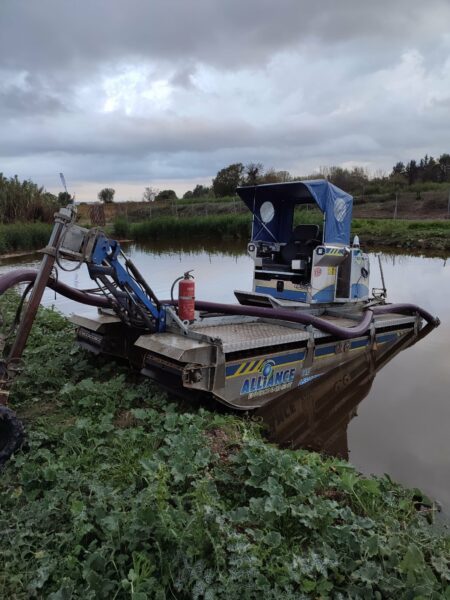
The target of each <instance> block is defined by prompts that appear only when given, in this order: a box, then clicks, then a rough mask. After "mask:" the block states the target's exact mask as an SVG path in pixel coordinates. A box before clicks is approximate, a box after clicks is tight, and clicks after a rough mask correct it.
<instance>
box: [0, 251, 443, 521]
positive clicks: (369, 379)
mask: <svg viewBox="0 0 450 600" xmlns="http://www.w3.org/2000/svg"><path fill="white" fill-rule="evenodd" d="M126 252H127V253H128V255H129V256H131V258H132V259H133V260H134V261H135V263H136V264H137V266H138V268H139V269H140V270H141V272H142V273H143V275H144V276H145V277H146V279H147V281H148V282H149V284H150V285H151V286H152V287H153V289H154V291H155V292H156V294H157V295H158V296H159V297H160V298H168V297H169V292H170V286H171V284H172V281H173V280H174V279H175V278H176V277H178V276H179V275H181V274H182V273H183V272H184V271H186V270H188V269H194V274H195V278H196V286H197V287H196V296H197V298H199V299H204V300H213V301H221V302H234V300H235V299H234V295H233V290H234V289H250V288H251V278H252V277H251V276H252V261H251V260H250V259H249V258H248V257H247V256H246V255H245V254H244V251H243V248H242V245H237V246H235V247H234V246H233V245H231V244H230V243H229V242H227V243H226V247H225V243H224V246H223V247H221V246H216V247H214V248H206V247H204V246H201V245H196V246H194V245H192V246H189V245H187V244H184V245H183V247H180V248H176V247H172V248H168V247H167V245H166V246H152V248H143V247H139V246H135V245H131V246H129V247H128V248H127V249H126ZM38 262H39V257H38V256H29V257H26V258H22V259H14V260H11V259H10V260H4V261H0V272H2V271H5V270H8V269H11V268H15V267H18V266H21V267H24V266H37V264H38ZM382 262H383V268H384V273H385V279H386V284H387V288H388V299H389V300H390V301H391V302H413V303H416V304H419V305H421V306H423V307H424V308H426V309H427V310H429V311H430V312H431V313H433V314H436V315H438V316H439V317H440V319H441V322H442V324H441V326H440V327H439V328H438V329H436V330H434V331H432V332H431V334H430V335H428V336H427V337H426V338H425V339H423V340H421V341H420V342H419V343H418V344H416V345H414V346H413V347H411V348H408V349H407V350H405V351H403V352H401V353H400V354H398V355H397V356H395V357H393V358H392V360H389V361H388V362H387V364H386V366H383V368H382V369H380V370H379V371H378V373H377V374H376V376H374V373H373V368H372V370H371V369H370V365H369V366H368V365H367V364H365V363H364V362H361V364H356V363H355V364H353V365H352V367H351V368H350V369H349V370H347V371H346V370H345V369H344V370H341V371H340V372H334V373H330V374H329V376H328V379H327V380H325V379H324V380H323V381H321V382H320V385H319V384H317V385H315V388H314V389H315V391H314V390H313V392H314V393H312V394H307V395H306V396H298V397H296V398H292V396H291V397H290V400H289V403H285V404H284V405H280V406H279V407H275V408H277V411H275V412H274V411H273V410H272V412H270V411H268V412H267V414H266V415H265V417H266V419H267V421H268V423H269V426H270V427H271V431H272V436H273V438H274V439H277V440H278V441H280V442H281V443H283V444H286V445H289V446H296V445H303V446H307V447H315V448H320V447H322V448H323V449H325V450H326V451H329V452H334V453H337V454H339V455H341V456H344V455H348V456H349V459H350V461H351V462H352V463H353V464H354V465H355V466H356V467H357V468H358V469H360V470H361V471H362V472H364V473H376V474H383V473H388V474H389V475H390V476H391V477H393V478H394V479H396V480H398V481H401V482H402V483H404V484H405V485H408V486H412V487H420V488H421V489H423V490H424V491H425V492H426V493H428V494H429V495H430V496H432V497H433V498H436V499H437V500H438V501H439V502H440V503H441V504H442V505H443V506H444V508H445V512H446V513H447V514H448V512H450V260H449V261H446V260H443V259H439V258H426V257H419V256H400V255H387V254H384V255H383V256H382ZM371 267H372V274H371V285H372V286H374V287H377V286H380V285H381V283H380V277H379V273H378V267H377V261H376V258H375V256H374V255H372V256H371ZM60 279H61V280H62V281H64V282H65V283H68V284H69V285H72V286H74V287H77V288H89V287H92V282H91V280H90V279H89V277H88V274H87V271H86V269H85V268H82V269H81V270H79V271H76V272H74V273H60ZM44 303H45V304H46V305H47V306H48V305H51V304H54V305H56V306H57V307H58V309H60V310H61V311H63V312H64V313H71V312H75V311H76V312H89V311H92V310H94V309H89V308H86V307H84V308H83V307H81V308H80V306H79V305H77V304H76V303H74V302H71V301H69V300H66V299H65V298H62V297H57V298H56V300H55V295H54V293H53V292H50V291H48V292H47V293H46V295H45V298H44ZM341 382H344V384H342V383H341ZM328 384H329V385H328ZM320 386H322V387H320ZM333 386H334V387H333ZM343 387H345V388H346V392H345V393H343V392H342V388H343ZM311 389H312V388H311ZM330 390H334V392H333V395H332V394H330ZM336 390H337V391H338V393H336ZM347 392H348V393H347ZM321 394H322V396H321ZM272 408H273V407H272ZM280 411H281V412H280Z"/></svg>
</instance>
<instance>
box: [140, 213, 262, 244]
mask: <svg viewBox="0 0 450 600" xmlns="http://www.w3.org/2000/svg"><path fill="white" fill-rule="evenodd" d="M250 224H251V219H250V215H249V214H237V215H230V214H227V215H211V216H207V217H186V218H182V219H177V218H176V217H159V218H155V219H152V220H149V221H143V222H142V223H133V224H131V226H130V234H131V237H132V238H133V239H134V240H136V241H138V242H149V241H151V240H153V239H164V238H166V239H170V238H182V237H187V236H196V237H214V238H216V239H222V238H227V237H230V238H245V239H247V238H248V236H249V233H250Z"/></svg>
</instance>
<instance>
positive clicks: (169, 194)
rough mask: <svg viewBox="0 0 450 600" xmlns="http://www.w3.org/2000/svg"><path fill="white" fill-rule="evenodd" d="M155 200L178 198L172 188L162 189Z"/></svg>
mask: <svg viewBox="0 0 450 600" xmlns="http://www.w3.org/2000/svg"><path fill="white" fill-rule="evenodd" d="M155 200H157V201H159V200H178V198H177V195H176V193H175V192H174V190H162V191H161V192H159V194H158V195H157V196H156V198H155Z"/></svg>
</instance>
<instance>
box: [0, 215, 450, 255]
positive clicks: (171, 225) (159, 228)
mask: <svg viewBox="0 0 450 600" xmlns="http://www.w3.org/2000/svg"><path fill="white" fill-rule="evenodd" d="M299 223H317V224H320V223H321V215H320V214H319V213H318V212H317V211H305V210H303V211H297V212H296V214H295V224H299ZM106 229H107V231H109V232H110V233H111V234H112V235H113V236H114V237H116V238H120V239H124V238H127V239H130V240H134V241H136V242H145V243H148V242H149V241H152V240H164V239H165V240H168V239H171V240H183V239H184V240H188V239H190V240H192V238H204V239H217V240H219V239H220V240H226V239H239V240H248V239H249V237H250V234H251V216H250V214H249V213H247V212H246V213H237V214H214V215H207V216H205V215H203V216H202V215H197V216H190V217H175V216H174V217H172V216H160V217H154V218H152V219H149V220H146V221H140V222H130V221H128V220H127V219H126V218H125V217H123V216H122V217H118V218H116V220H115V221H114V223H112V224H110V225H109V226H108V227H107V228H106ZM51 230H52V225H51V224H47V223H39V222H38V223H16V224H13V225H0V258H5V257H6V256H7V255H12V254H15V253H17V252H21V251H32V250H38V249H40V248H43V247H44V246H45V245H46V244H47V241H48V239H49V237H50V233H51ZM356 234H357V235H358V236H359V238H360V242H361V245H362V246H363V247H364V248H367V249H369V248H373V247H376V246H384V247H391V248H405V249H408V250H416V251H419V252H420V251H421V250H432V251H435V252H436V253H438V254H439V253H441V254H442V253H445V252H447V251H448V250H450V221H449V220H401V219H353V223H352V235H356Z"/></svg>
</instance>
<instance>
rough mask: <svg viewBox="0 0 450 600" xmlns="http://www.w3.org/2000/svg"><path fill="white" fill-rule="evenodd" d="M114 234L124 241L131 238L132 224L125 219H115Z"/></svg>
mask: <svg viewBox="0 0 450 600" xmlns="http://www.w3.org/2000/svg"><path fill="white" fill-rule="evenodd" d="M112 234H113V236H115V237H117V238H122V239H123V238H126V237H128V236H129V234H130V224H129V222H128V220H127V219H126V218H125V217H123V216H119V217H116V218H115V219H114V223H113V230H112Z"/></svg>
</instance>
